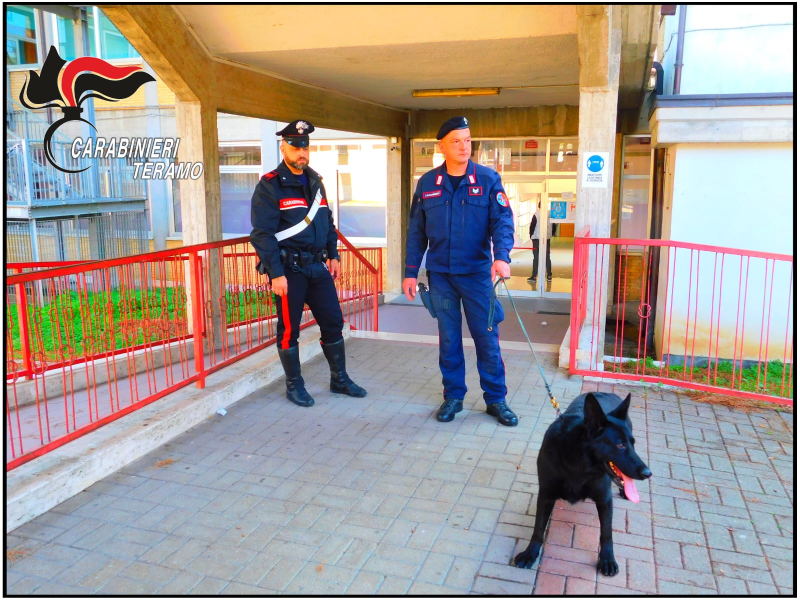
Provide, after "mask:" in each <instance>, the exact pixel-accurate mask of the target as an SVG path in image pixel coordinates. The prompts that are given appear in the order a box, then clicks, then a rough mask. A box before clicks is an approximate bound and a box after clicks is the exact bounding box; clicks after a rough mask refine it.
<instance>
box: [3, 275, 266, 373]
mask: <svg viewBox="0 0 800 600" xmlns="http://www.w3.org/2000/svg"><path fill="white" fill-rule="evenodd" d="M268 302H269V297H268V296H267V295H266V294H261V295H259V296H257V295H256V294H255V293H253V292H251V291H247V292H239V293H236V294H231V293H230V292H226V293H225V317H226V321H227V323H228V325H231V324H234V323H239V322H243V321H246V320H249V319H253V318H256V316H259V315H260V316H262V317H263V316H265V315H267V314H275V301H274V299H273V301H272V306H271V307H270V306H269V304H268ZM270 309H271V311H270ZM190 318H191V315H188V316H187V314H186V295H185V293H184V292H183V290H182V289H180V288H163V289H159V290H153V291H149V292H148V293H147V294H146V295H144V294H143V293H142V292H141V291H130V292H126V293H125V294H120V292H119V290H113V291H112V292H111V293H110V294H109V293H106V292H99V293H95V294H89V295H88V297H84V298H83V299H81V298H80V297H79V295H78V293H77V292H74V291H70V292H65V293H63V294H58V295H57V296H56V297H55V298H53V300H52V301H51V302H50V303H49V304H45V305H43V306H41V307H38V308H35V307H34V306H32V305H28V324H29V327H30V328H31V330H32V332H33V334H32V335H31V337H30V345H31V353H32V354H33V355H34V357H35V360H36V362H39V363H42V362H45V361H47V362H60V361H62V360H70V359H71V358H79V357H83V356H84V354H85V353H88V354H89V355H93V354H102V353H103V352H106V351H114V350H118V349H123V348H130V347H132V346H138V345H141V344H144V343H145V342H148V343H154V342H160V341H162V340H165V339H171V338H175V337H179V336H182V335H187V334H188V320H189V319H190ZM6 319H7V320H6V324H7V326H10V328H11V343H12V346H13V348H14V351H15V358H16V359H17V360H16V362H17V364H21V356H20V352H21V350H22V343H21V339H20V327H19V319H18V317H17V310H16V306H15V305H12V306H11V310H10V311H9V313H8V315H7V316H6ZM34 325H36V327H34Z"/></svg>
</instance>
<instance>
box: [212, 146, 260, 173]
mask: <svg viewBox="0 0 800 600" xmlns="http://www.w3.org/2000/svg"><path fill="white" fill-rule="evenodd" d="M219 166H220V167H223V166H225V167H243V166H256V167H259V168H260V167H261V146H220V148H219Z"/></svg>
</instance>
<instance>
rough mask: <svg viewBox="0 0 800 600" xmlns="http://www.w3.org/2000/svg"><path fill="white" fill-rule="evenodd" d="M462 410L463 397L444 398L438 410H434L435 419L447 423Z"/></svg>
mask: <svg viewBox="0 0 800 600" xmlns="http://www.w3.org/2000/svg"><path fill="white" fill-rule="evenodd" d="M462 410H464V399H463V398H445V399H444V402H442V405H441V406H440V407H439V410H438V411H436V420H437V421H440V422H442V423H449V422H450V421H452V420H453V419H455V418H456V414H457V413H460V412H461V411H462Z"/></svg>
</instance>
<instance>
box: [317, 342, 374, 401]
mask: <svg viewBox="0 0 800 600" xmlns="http://www.w3.org/2000/svg"><path fill="white" fill-rule="evenodd" d="M322 352H323V353H324V354H325V358H327V359H328V364H329V365H330V367H331V391H332V392H333V393H334V394H346V395H348V396H352V397H353V398H363V397H364V396H366V395H367V390H365V389H364V388H362V387H359V386H357V385H356V384H355V383H353V380H352V379H350V377H349V376H348V375H347V370H346V369H345V356H344V339H341V340H339V341H338V342H334V343H333V344H322Z"/></svg>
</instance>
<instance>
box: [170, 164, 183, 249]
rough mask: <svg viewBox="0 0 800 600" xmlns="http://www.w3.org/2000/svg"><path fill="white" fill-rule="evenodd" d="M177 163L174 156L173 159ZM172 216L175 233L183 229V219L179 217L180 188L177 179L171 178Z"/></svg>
mask: <svg viewBox="0 0 800 600" xmlns="http://www.w3.org/2000/svg"><path fill="white" fill-rule="evenodd" d="M173 162H174V163H175V164H177V163H178V159H177V158H176V159H175V160H174V161H173ZM172 217H173V221H174V225H175V233H180V232H182V231H183V220H182V219H181V188H180V184H179V182H178V180H177V179H173V180H172Z"/></svg>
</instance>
